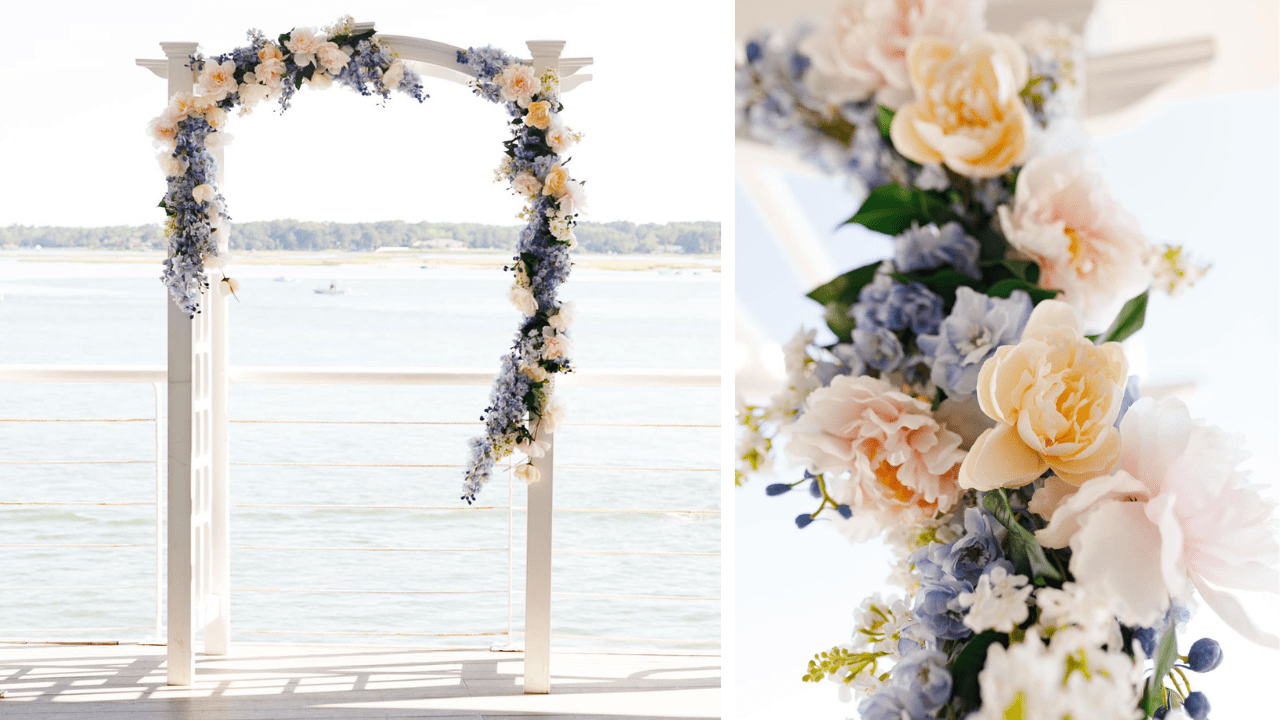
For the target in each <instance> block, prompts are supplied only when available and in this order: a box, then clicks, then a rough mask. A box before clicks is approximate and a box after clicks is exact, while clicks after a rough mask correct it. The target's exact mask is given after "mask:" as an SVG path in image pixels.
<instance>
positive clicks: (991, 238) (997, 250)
mask: <svg viewBox="0 0 1280 720" xmlns="http://www.w3.org/2000/svg"><path fill="white" fill-rule="evenodd" d="M974 237H975V238H976V239H977V240H978V244H979V245H981V246H982V252H981V254H980V255H979V257H981V258H982V259H983V260H1000V259H1002V258H1003V257H1004V256H1005V255H1007V254H1008V253H1009V241H1008V240H1005V239H1004V235H1002V234H1000V231H999V230H996V229H995V228H994V227H991V226H987V227H984V228H982V229H981V230H979V231H978V232H977V234H976V235H974Z"/></svg>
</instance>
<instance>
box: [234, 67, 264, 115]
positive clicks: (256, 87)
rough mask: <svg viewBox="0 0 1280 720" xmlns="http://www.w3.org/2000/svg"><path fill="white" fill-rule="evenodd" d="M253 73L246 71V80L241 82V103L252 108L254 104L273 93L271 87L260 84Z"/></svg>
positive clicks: (246, 107) (247, 107)
mask: <svg viewBox="0 0 1280 720" xmlns="http://www.w3.org/2000/svg"><path fill="white" fill-rule="evenodd" d="M252 77H254V74H253V73H245V76H244V79H245V82H243V83H241V84H240V104H241V105H242V106H243V107H244V108H245V109H249V108H252V107H253V106H254V105H257V104H258V103H260V102H262V101H263V100H266V99H267V95H269V94H270V93H271V88H269V87H267V86H266V85H260V84H258V82H257V80H256V79H253V80H250V78H252Z"/></svg>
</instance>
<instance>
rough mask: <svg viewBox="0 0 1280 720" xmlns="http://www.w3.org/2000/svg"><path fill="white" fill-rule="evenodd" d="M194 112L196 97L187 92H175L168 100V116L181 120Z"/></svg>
mask: <svg viewBox="0 0 1280 720" xmlns="http://www.w3.org/2000/svg"><path fill="white" fill-rule="evenodd" d="M195 111H196V97H195V96H194V95H192V94H191V93H189V92H177V93H174V94H173V98H172V99H171V100H169V110H168V112H169V115H170V117H173V118H175V119H176V120H181V119H183V118H185V117H187V116H188V115H191V114H193V113H195Z"/></svg>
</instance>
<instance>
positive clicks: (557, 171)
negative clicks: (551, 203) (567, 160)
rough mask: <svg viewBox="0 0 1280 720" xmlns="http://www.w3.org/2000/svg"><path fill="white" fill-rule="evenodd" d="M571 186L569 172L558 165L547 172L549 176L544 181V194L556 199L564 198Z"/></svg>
mask: <svg viewBox="0 0 1280 720" xmlns="http://www.w3.org/2000/svg"><path fill="white" fill-rule="evenodd" d="M568 186H569V171H568V170H565V169H564V168H563V167H561V166H560V163H556V164H555V165H552V166H551V169H550V170H548V171H547V176H546V177H545V178H543V180H542V194H543V195H550V196H551V197H554V198H559V197H562V196H563V195H564V194H565V192H567V190H568Z"/></svg>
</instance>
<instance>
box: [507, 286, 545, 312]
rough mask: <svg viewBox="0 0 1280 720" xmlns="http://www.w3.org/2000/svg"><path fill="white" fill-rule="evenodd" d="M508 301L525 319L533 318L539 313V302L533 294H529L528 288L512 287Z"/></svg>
mask: <svg viewBox="0 0 1280 720" xmlns="http://www.w3.org/2000/svg"><path fill="white" fill-rule="evenodd" d="M507 299H508V300H510V301H511V304H512V305H515V306H516V309H517V310H519V311H520V312H521V313H523V314H524V316H525V317H533V316H534V315H536V314H537V313H538V301H537V300H536V299H534V297H533V293H531V292H529V289H528V288H524V287H521V286H519V285H512V286H511V292H509V293H507Z"/></svg>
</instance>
